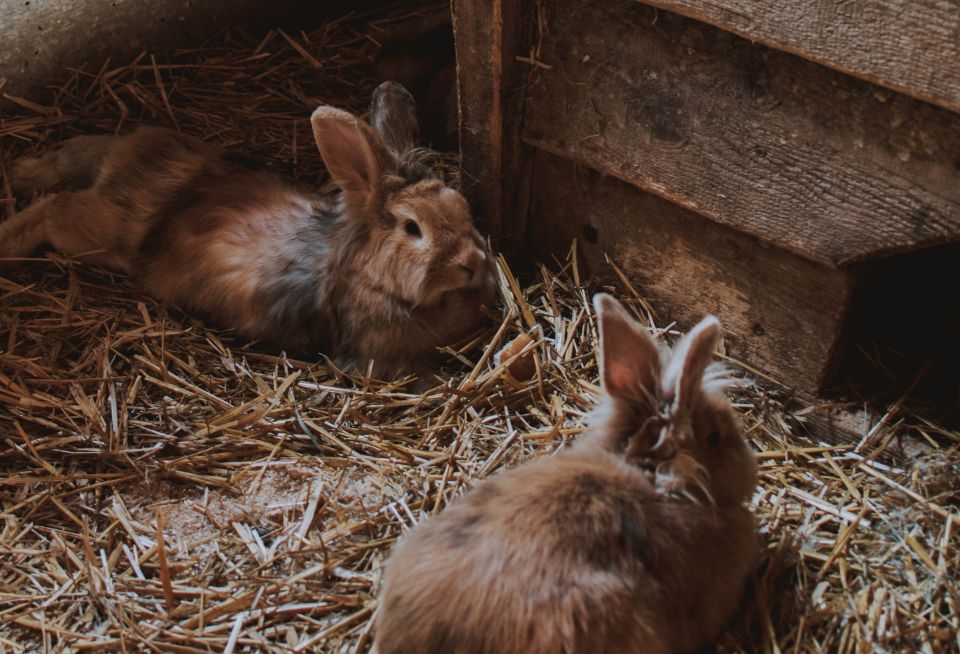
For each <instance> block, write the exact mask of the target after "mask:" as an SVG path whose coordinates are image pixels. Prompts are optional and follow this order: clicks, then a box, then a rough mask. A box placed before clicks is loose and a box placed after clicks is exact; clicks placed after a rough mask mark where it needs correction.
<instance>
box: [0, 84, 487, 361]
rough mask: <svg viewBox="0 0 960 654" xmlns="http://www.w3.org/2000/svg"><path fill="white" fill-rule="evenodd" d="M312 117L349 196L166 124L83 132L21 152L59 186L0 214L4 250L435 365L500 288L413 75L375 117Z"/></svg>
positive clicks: (23, 166)
mask: <svg viewBox="0 0 960 654" xmlns="http://www.w3.org/2000/svg"><path fill="white" fill-rule="evenodd" d="M310 120H311V123H312V126H313V132H314V136H315V138H316V141H317V146H318V147H319V149H320V153H321V155H322V156H323V160H324V162H325V163H326V166H327V169H328V171H329V172H330V175H331V177H332V179H333V181H334V182H335V183H336V185H337V186H339V188H340V189H341V191H342V192H341V193H340V194H339V196H337V197H323V196H321V195H318V194H317V193H316V192H315V191H313V190H312V189H304V188H298V187H297V186H295V185H294V184H292V183H291V182H288V181H286V180H284V179H282V178H280V177H278V176H276V175H274V174H272V173H269V172H267V171H262V170H261V171H257V170H250V169H249V168H247V167H244V166H242V165H240V164H239V163H237V162H236V160H235V159H234V158H233V157H232V156H231V155H229V154H227V153H225V152H224V151H222V150H220V149H218V148H217V147H214V146H212V145H209V144H207V143H204V142H203V141H200V140H198V139H195V138H192V137H189V136H185V135H183V134H179V133H177V132H174V131H171V130H167V129H159V128H141V129H139V130H138V131H136V132H134V133H132V134H129V135H126V136H119V137H113V136H86V137H78V138H75V139H71V140H70V141H67V142H66V143H65V144H64V145H63V146H62V147H61V148H60V149H58V150H56V151H53V152H50V153H47V154H44V155H42V156H40V157H37V158H29V159H21V160H19V161H17V162H16V163H15V164H14V167H13V171H12V176H11V178H12V183H13V188H14V190H15V191H17V192H20V193H29V192H33V191H36V190H51V189H53V190H59V192H57V193H55V194H52V195H47V196H46V197H45V198H43V199H41V200H39V201H37V202H34V203H33V204H32V205H31V206H30V207H28V208H27V209H26V210H24V211H22V212H21V213H19V214H16V215H14V216H13V217H12V218H11V219H9V220H7V221H6V222H4V223H0V257H24V256H27V255H29V254H30V253H31V252H33V251H34V250H35V249H36V248H37V247H38V246H40V245H41V244H43V243H49V244H51V245H53V247H54V248H55V249H57V250H58V251H60V252H62V253H64V254H66V255H69V256H73V257H76V258H78V259H82V260H84V261H89V262H91V263H96V264H102V265H106V266H109V267H112V268H115V269H118V270H121V271H124V272H127V273H129V274H130V275H132V276H134V277H135V278H137V279H138V280H139V281H140V283H141V284H142V286H143V287H144V288H145V290H146V291H147V292H149V293H151V294H152V295H154V296H155V297H157V298H158V299H160V300H162V301H164V302H168V303H170V304H175V305H178V306H180V307H182V308H184V309H186V310H188V311H191V312H196V313H198V314H201V315H204V316H206V317H207V318H209V319H211V320H212V321H214V322H215V323H217V324H219V325H221V326H224V327H229V328H233V329H236V330H237V331H238V332H240V333H241V334H243V335H245V336H247V337H250V338H255V339H263V340H265V341H268V342H270V343H272V344H273V345H275V346H277V347H281V348H285V349H288V350H291V351H297V352H301V351H307V352H311V353H316V352H322V353H324V354H327V355H329V356H331V357H332V358H333V359H334V360H336V361H338V362H340V363H341V364H343V365H347V366H351V365H352V366H355V367H361V368H365V367H366V366H367V365H368V362H370V361H373V362H374V368H373V371H374V374H377V375H393V374H398V373H406V372H415V371H422V370H425V369H427V368H428V367H429V364H430V363H432V357H433V356H434V355H435V353H436V351H437V346H441V345H446V344H449V343H451V342H452V341H455V340H457V339H458V338H460V337H461V336H463V335H464V334H465V333H467V332H469V331H470V330H471V329H472V328H473V327H475V326H476V323H477V320H478V318H479V317H480V316H481V315H482V311H481V308H482V307H483V306H490V305H491V304H492V302H493V299H494V287H493V264H492V260H491V257H490V256H488V253H487V252H486V250H485V247H484V242H483V240H482V239H481V237H480V235H479V234H478V233H477V231H476V229H474V227H473V223H472V220H471V216H470V211H469V208H468V206H467V203H466V201H465V200H464V198H463V196H461V195H460V194H459V193H458V192H457V191H455V190H453V189H452V188H450V187H447V186H445V185H444V184H443V182H442V181H441V180H439V179H436V178H435V176H434V174H433V173H432V171H431V169H430V168H429V167H428V166H427V165H425V164H424V163H423V156H424V154H425V151H423V150H418V149H414V148H413V145H414V143H415V141H416V138H417V134H416V129H417V127H416V125H417V122H416V114H415V107H414V102H413V98H412V97H411V96H410V94H409V93H407V91H406V90H405V89H404V88H403V87H402V86H401V85H399V84H397V83H395V82H385V83H384V84H381V85H380V86H379V87H378V88H377V89H376V91H375V92H374V95H373V100H372V103H371V122H372V124H373V127H371V125H369V124H367V123H365V122H364V121H362V120H360V119H358V118H356V117H354V116H352V115H351V114H349V113H347V112H345V111H341V110H339V109H335V108H333V107H329V106H322V107H320V108H318V109H317V110H316V111H314V112H313V116H312V117H311V119H310Z"/></svg>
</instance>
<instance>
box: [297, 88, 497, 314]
mask: <svg viewBox="0 0 960 654" xmlns="http://www.w3.org/2000/svg"><path fill="white" fill-rule="evenodd" d="M310 120H311V124H312V127H313V133H314V137H315V138H316V141H317V147H318V148H319V149H320V154H321V155H322V157H323V160H324V163H325V164H326V166H327V170H328V171H329V172H330V176H331V178H332V179H333V181H334V183H335V184H336V185H337V186H339V187H340V189H341V191H342V194H341V203H342V219H343V222H344V225H345V227H346V228H347V229H348V230H350V237H349V238H348V239H346V242H347V243H348V247H347V248H346V249H347V250H349V251H350V253H351V256H353V257H354V260H353V262H352V266H351V270H350V272H351V273H353V274H361V275H366V276H368V277H370V278H371V279H370V281H371V282H372V283H373V284H374V285H376V286H377V287H378V289H379V290H380V291H381V292H384V293H387V294H389V295H392V296H394V297H395V298H397V299H398V300H400V302H401V303H402V304H406V305H410V306H412V307H431V306H434V305H436V304H438V303H439V302H440V301H441V300H442V298H443V296H444V295H445V294H447V293H449V292H451V291H459V290H469V289H478V288H482V287H488V286H491V285H492V278H493V277H492V275H493V267H492V260H491V258H490V256H489V255H488V253H487V251H486V248H485V246H484V242H483V239H482V238H481V237H480V234H479V233H478V232H477V230H476V229H475V228H474V226H473V220H472V217H471V215H470V209H469V207H468V205H467V201H466V200H465V199H464V197H463V196H462V195H461V194H460V193H458V192H457V191H455V190H454V189H452V188H450V187H449V186H446V185H445V184H444V183H443V182H442V181H441V180H440V179H437V178H436V176H435V174H434V173H433V171H432V169H431V168H430V166H428V165H427V164H426V163H425V157H426V156H429V154H430V151H428V150H422V149H416V148H414V147H413V145H414V143H415V142H416V138H417V121H416V112H415V107H414V102H413V98H412V97H411V96H410V94H409V93H407V91H406V90H405V89H404V88H403V87H402V86H401V85H400V84H398V83H396V82H384V83H383V84H381V85H380V86H379V87H378V88H377V90H376V91H375V92H374V95H373V100H372V103H371V122H370V124H368V123H366V122H365V121H363V120H361V119H359V118H357V117H356V116H353V115H351V114H350V113H348V112H346V111H343V110H340V109H335V108H333V107H329V106H323V107H320V108H318V109H317V110H316V111H314V112H313V116H312V117H311V119H310Z"/></svg>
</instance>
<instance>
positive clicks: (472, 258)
mask: <svg viewBox="0 0 960 654" xmlns="http://www.w3.org/2000/svg"><path fill="white" fill-rule="evenodd" d="M486 258H487V255H486V253H484V251H483V250H481V249H480V248H473V249H472V250H470V251H469V252H467V254H466V256H465V257H464V258H463V259H461V260H460V261H459V262H458V263H459V264H460V268H461V269H463V270H464V271H466V273H467V279H468V280H469V281H471V282H472V281H473V280H474V279H475V278H476V276H477V273H479V272H480V270H481V269H482V268H483V263H484V261H486Z"/></svg>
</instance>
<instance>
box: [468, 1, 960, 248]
mask: <svg viewBox="0 0 960 654" xmlns="http://www.w3.org/2000/svg"><path fill="white" fill-rule="evenodd" d="M543 11H544V14H545V21H544V24H545V25H546V30H545V31H544V32H543V34H542V51H541V54H540V59H541V60H542V61H543V62H545V63H546V64H548V65H549V66H551V68H550V69H549V70H541V71H539V73H538V75H539V78H538V79H537V80H536V83H533V84H531V85H530V86H529V90H528V96H529V99H528V102H527V104H526V109H525V111H524V125H525V128H524V139H525V141H526V142H527V143H529V144H531V145H534V146H536V147H539V148H542V149H545V150H548V151H551V152H554V153H557V154H561V155H563V156H567V157H570V158H572V159H575V160H577V161H579V162H581V163H583V164H586V165H588V166H590V167H593V168H596V169H597V170H600V171H602V172H605V173H608V174H611V175H614V176H616V177H619V178H621V179H623V180H626V181H628V182H630V183H632V184H635V185H637V186H639V187H641V188H644V189H646V190H649V191H651V192H653V193H656V194H658V195H661V196H663V197H665V198H667V199H669V200H671V201H672V202H675V203H677V204H680V205H682V206H684V207H687V208H689V209H692V210H695V211H697V212H699V213H701V214H703V215H705V216H707V217H709V218H711V219H712V220H715V221H717V222H719V223H722V224H725V225H729V226H731V227H735V228H737V229H739V230H742V231H744V232H746V233H749V234H753V235H755V236H757V237H759V238H760V239H761V240H763V241H765V242H768V243H771V244H774V245H778V246H780V247H783V248H785V249H787V250H789V251H791V252H794V253H797V254H799V255H801V256H803V257H807V258H810V259H814V260H818V261H822V262H825V263H829V264H834V265H843V264H847V263H851V262H855V261H858V260H864V259H868V258H871V257H874V256H879V255H882V254H891V253H895V252H899V251H908V250H911V249H915V248H920V247H924V246H928V245H932V244H936V243H941V242H945V241H949V240H951V239H954V238H956V237H957V235H958V234H960V184H957V179H958V174H960V172H958V171H960V115H957V114H954V113H952V112H950V111H947V110H945V109H941V108H938V107H934V106H932V105H929V104H927V103H924V102H920V101H917V100H914V99H912V98H908V97H905V96H902V95H899V94H896V93H893V92H891V91H887V90H885V89H880V88H878V87H876V86H874V85H871V84H868V83H866V82H863V81H860V80H856V79H853V78H851V77H849V76H846V75H842V74H840V73H837V72H835V71H832V70H829V69H827V68H824V67H822V66H819V65H817V64H814V63H812V62H809V61H806V60H804V59H801V58H798V57H795V56H793V55H789V54H787V53H784V52H779V51H776V50H770V49H769V48H765V47H762V46H758V45H754V44H751V43H749V42H748V41H746V40H744V39H741V38H740V37H737V36H735V35H733V34H731V33H729V32H724V31H722V30H718V29H716V28H713V27H710V26H708V25H704V24H702V23H698V22H696V21H693V20H690V19H687V18H683V17H680V16H676V15H673V14H669V13H666V12H663V11H657V10H655V9H653V8H651V7H647V6H644V5H641V4H639V3H637V2H635V1H634V0H610V1H609V2H603V3H583V2H581V1H580V0H544V2H543ZM464 157H465V160H466V157H467V152H466V151H465V152H464Z"/></svg>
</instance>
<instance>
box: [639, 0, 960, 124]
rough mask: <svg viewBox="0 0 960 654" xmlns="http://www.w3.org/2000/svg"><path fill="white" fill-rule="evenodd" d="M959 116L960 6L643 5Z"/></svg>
mask: <svg viewBox="0 0 960 654" xmlns="http://www.w3.org/2000/svg"><path fill="white" fill-rule="evenodd" d="M643 2H645V3H646V4H649V5H654V6H657V7H661V8H663V9H666V10H668V11H672V12H676V13H679V14H683V15H685V16H689V17H691V18H695V19H697V20H701V21H705V22H708V23H711V24H712V25H716V26H717V27H720V28H722V29H725V30H729V31H732V32H735V33H737V34H740V35H741V36H744V37H746V38H749V39H752V40H755V41H759V42H760V43H763V44H765V45H768V46H770V47H773V48H778V49H781V50H786V51H788V52H792V53H794V54H797V55H800V56H801V57H805V58H807V59H811V60H813V61H816V62H818V63H821V64H823V65H825V66H830V67H831V68H836V69H838V70H842V71H844V72H846V73H849V74H851V75H855V76H857V77H860V78H862V79H865V80H868V81H871V82H875V83H877V84H882V85H883V86H887V87H889V88H891V89H895V90H897V91H901V92H903V93H907V94H909V95H913V96H914V97H917V98H921V99H923V100H927V101H929V102H933V103H936V104H939V105H941V106H944V107H947V108H949V109H952V110H953V111H960V2H958V1H957V0H857V1H854V2H849V1H848V2H837V1H836V0H790V1H787V2H770V1H769V0H643Z"/></svg>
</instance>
